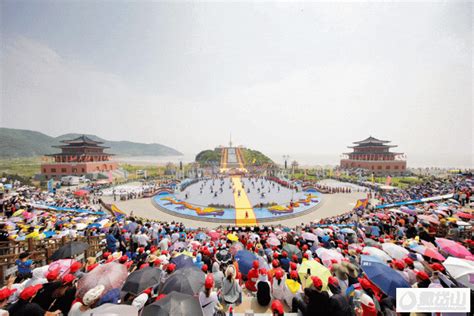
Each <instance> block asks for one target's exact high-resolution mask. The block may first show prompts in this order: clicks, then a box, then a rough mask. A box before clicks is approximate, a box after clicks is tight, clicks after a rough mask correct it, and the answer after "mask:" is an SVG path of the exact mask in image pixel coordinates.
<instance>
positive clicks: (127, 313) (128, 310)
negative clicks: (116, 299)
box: [87, 303, 138, 316]
mask: <svg viewBox="0 0 474 316" xmlns="http://www.w3.org/2000/svg"><path fill="white" fill-rule="evenodd" d="M87 314H88V315H92V316H95V315H113V316H138V309H137V308H136V307H135V306H132V305H123V304H111V303H106V304H103V305H100V306H99V307H96V308H93V309H91V310H90V311H89V312H88V313H87Z"/></svg>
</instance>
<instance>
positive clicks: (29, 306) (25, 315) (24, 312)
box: [8, 284, 61, 316]
mask: <svg viewBox="0 0 474 316" xmlns="http://www.w3.org/2000/svg"><path fill="white" fill-rule="evenodd" d="M42 288H43V285H42V284H36V285H33V286H29V287H27V288H25V289H24V290H23V291H21V293H20V296H19V300H18V301H17V302H16V303H15V304H13V305H12V306H10V308H8V313H9V314H10V315H15V316H43V315H44V316H53V315H59V314H60V313H61V311H59V310H58V311H54V312H47V311H46V310H44V309H43V308H41V306H39V305H38V304H36V303H33V302H32V300H33V299H34V297H35V296H36V294H37V293H38V291H39V290H41V289H42Z"/></svg>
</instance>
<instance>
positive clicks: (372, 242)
mask: <svg viewBox="0 0 474 316" xmlns="http://www.w3.org/2000/svg"><path fill="white" fill-rule="evenodd" d="M364 244H366V245H367V246H370V247H374V246H377V247H379V246H380V244H379V243H378V242H377V241H375V240H373V239H370V238H366V239H364Z"/></svg>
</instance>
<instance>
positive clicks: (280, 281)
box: [271, 269, 286, 300]
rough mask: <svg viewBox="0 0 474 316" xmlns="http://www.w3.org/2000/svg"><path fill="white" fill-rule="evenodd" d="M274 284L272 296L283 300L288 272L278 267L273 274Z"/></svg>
mask: <svg viewBox="0 0 474 316" xmlns="http://www.w3.org/2000/svg"><path fill="white" fill-rule="evenodd" d="M271 284H272V296H273V298H274V299H277V300H283V299H284V298H285V291H286V289H285V288H286V273H285V271H283V269H277V270H276V271H275V275H274V276H273V280H272V282H271Z"/></svg>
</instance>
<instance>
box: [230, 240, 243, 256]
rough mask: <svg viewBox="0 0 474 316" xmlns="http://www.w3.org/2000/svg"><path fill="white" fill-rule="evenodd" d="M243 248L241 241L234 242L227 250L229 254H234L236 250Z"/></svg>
mask: <svg viewBox="0 0 474 316" xmlns="http://www.w3.org/2000/svg"><path fill="white" fill-rule="evenodd" d="M243 249H244V245H243V244H242V243H241V242H236V243H234V244H233V245H232V246H231V247H230V250H229V252H230V254H231V255H233V256H235V254H236V253H237V252H238V251H240V250H243Z"/></svg>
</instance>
